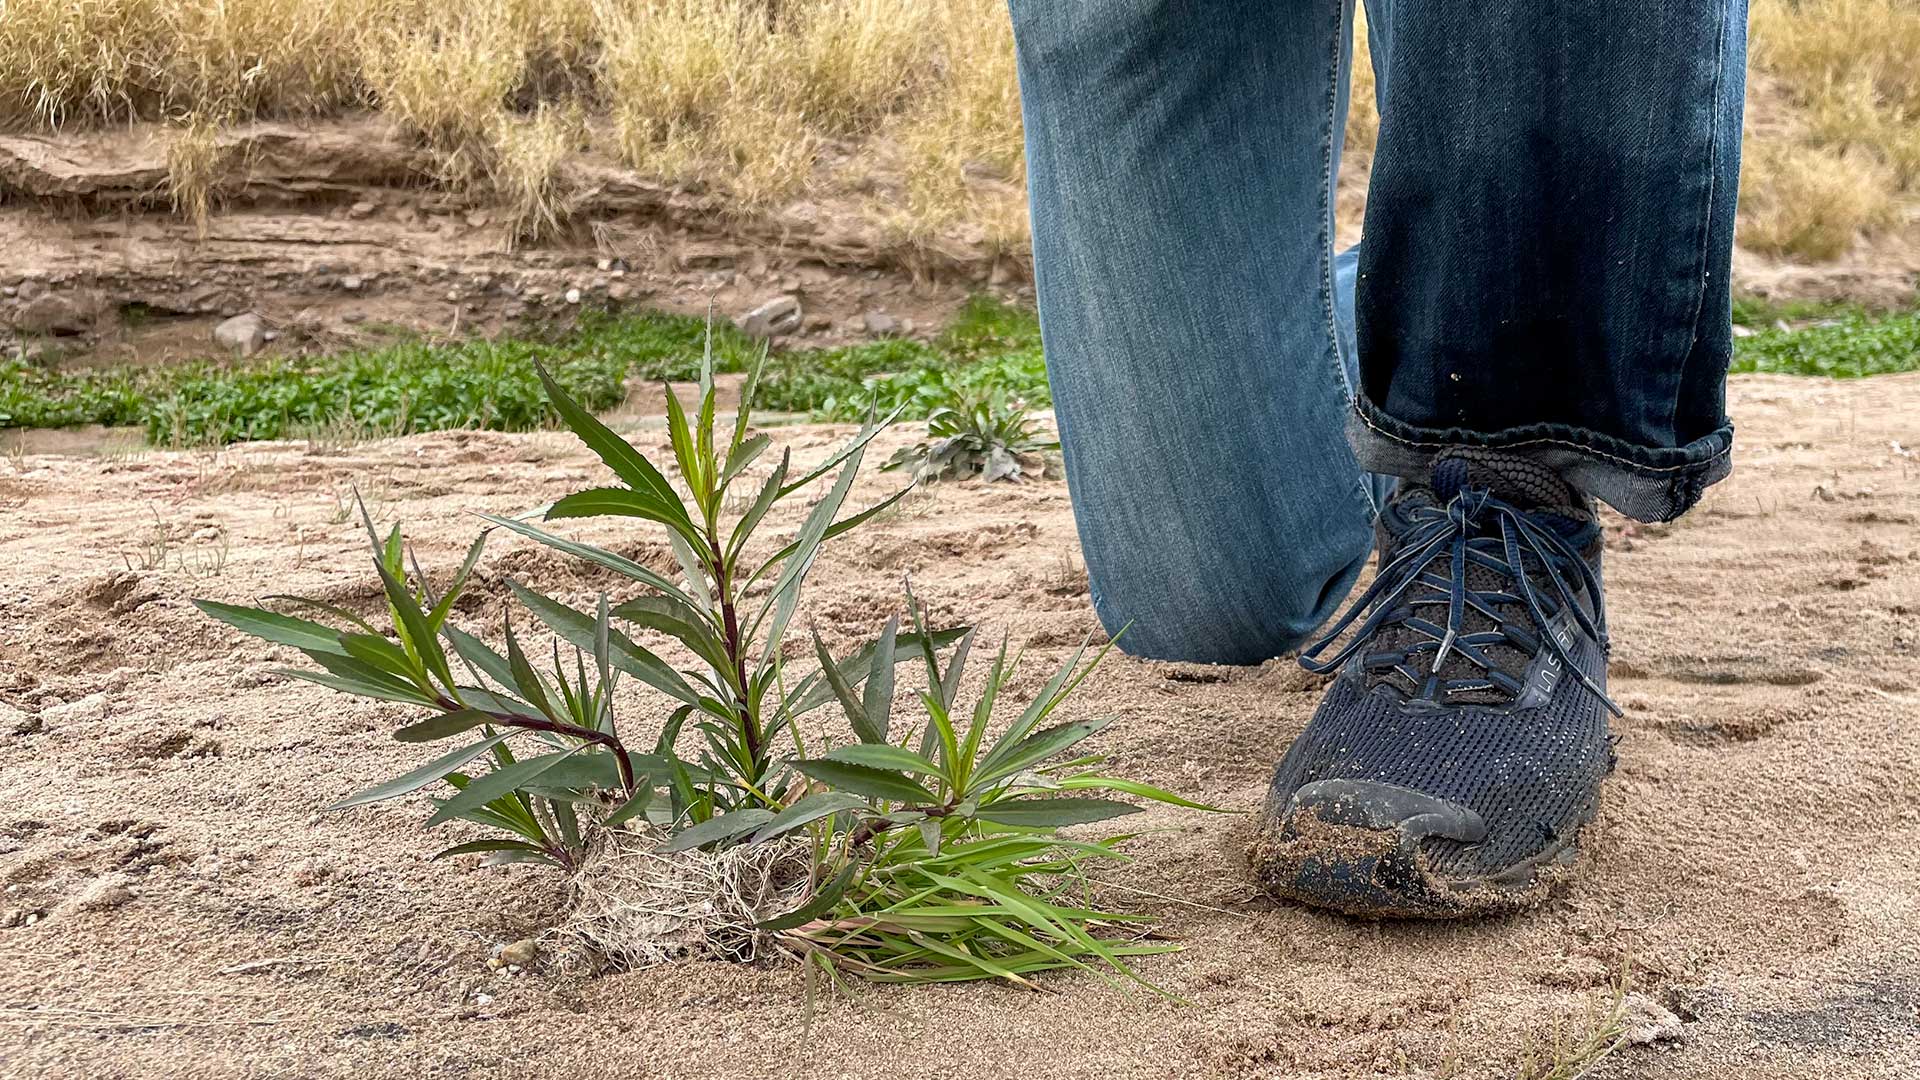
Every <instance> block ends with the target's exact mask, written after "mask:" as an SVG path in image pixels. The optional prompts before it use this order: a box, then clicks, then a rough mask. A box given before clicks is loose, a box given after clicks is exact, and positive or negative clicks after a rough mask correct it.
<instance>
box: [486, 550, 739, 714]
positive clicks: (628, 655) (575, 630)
mask: <svg viewBox="0 0 1920 1080" xmlns="http://www.w3.org/2000/svg"><path fill="white" fill-rule="evenodd" d="M507 584H508V586H509V587H511V588H512V589H513V594H514V595H515V596H517V597H519V599H520V602H521V603H522V604H525V605H526V606H527V609H528V610H529V611H532V612H533V613H534V614H535V615H537V616H539V618H540V621H541V622H544V623H546V624H547V625H548V626H549V627H551V628H552V629H553V632H554V633H556V634H558V635H560V638H561V640H563V641H566V642H568V643H569V644H571V645H573V646H574V647H575V648H577V649H583V650H589V651H590V650H592V648H593V641H594V638H595V637H596V636H597V635H598V634H599V625H598V623H597V621H596V620H595V619H594V618H593V617H591V616H589V615H586V614H583V613H581V612H578V611H575V610H574V609H572V608H570V607H568V606H566V605H565V604H562V603H560V602H559V601H558V600H554V599H552V598H550V597H547V596H544V595H542V594H540V593H537V592H534V591H533V590H532V589H529V588H527V587H526V586H525V585H522V584H520V583H519V582H517V581H509V582H508V583H507ZM607 637H608V644H609V645H610V646H611V647H612V649H613V656H612V660H613V665H614V666H615V667H617V668H619V669H620V670H621V671H624V672H626V673H627V674H629V675H631V676H633V677H634V678H636V679H639V680H640V681H641V682H643V683H646V684H647V685H648V686H651V687H653V688H654V689H655V690H658V691H660V692H661V693H664V694H668V695H671V696H672V697H675V698H678V699H679V700H681V701H684V702H686V703H687V704H689V705H699V704H700V703H701V701H700V694H699V693H698V692H696V691H695V690H694V689H693V687H691V686H688V685H687V681H686V680H685V679H683V678H681V677H680V674H679V672H676V671H674V670H673V668H671V667H669V666H668V665H667V662H666V661H664V660H662V659H660V658H659V657H658V656H655V655H654V654H653V653H651V652H649V651H647V650H646V649H643V648H641V647H640V646H639V645H636V644H634V643H633V639H631V638H629V637H627V635H625V634H623V633H621V632H620V631H618V630H612V631H609V633H608V635H607Z"/></svg>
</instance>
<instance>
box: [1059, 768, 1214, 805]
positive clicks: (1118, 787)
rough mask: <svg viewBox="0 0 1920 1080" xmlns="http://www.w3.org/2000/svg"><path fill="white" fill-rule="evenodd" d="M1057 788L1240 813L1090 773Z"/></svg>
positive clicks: (1155, 788)
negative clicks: (1116, 793) (1121, 794)
mask: <svg viewBox="0 0 1920 1080" xmlns="http://www.w3.org/2000/svg"><path fill="white" fill-rule="evenodd" d="M1058 786H1059V787H1060V788H1061V790H1063V791H1080V790H1092V791H1118V792H1122V793H1124V794H1127V795H1138V796H1139V797H1141V798H1143V799H1152V800H1153V801H1154V802H1162V803H1167V804H1169V805H1171V806H1184V807H1186V808H1188V809H1189V810H1207V811H1211V812H1213V813H1216V814H1234V813H1240V812H1241V811H1237V810H1227V809H1223V808H1221V807H1218V806H1209V805H1207V804H1206V803H1201V802H1194V801H1193V800H1192V799H1185V798H1182V797H1180V796H1178V795H1175V794H1174V793H1173V792H1171V791H1168V790H1166V789H1165V788H1157V787H1154V786H1153V785H1152V784H1143V783H1141V782H1139V781H1138V780H1123V779H1121V778H1119V777H1115V776H1096V775H1093V774H1091V773H1089V774H1086V775H1083V776H1069V777H1067V778H1066V779H1064V780H1061V781H1060V783H1059V785H1058Z"/></svg>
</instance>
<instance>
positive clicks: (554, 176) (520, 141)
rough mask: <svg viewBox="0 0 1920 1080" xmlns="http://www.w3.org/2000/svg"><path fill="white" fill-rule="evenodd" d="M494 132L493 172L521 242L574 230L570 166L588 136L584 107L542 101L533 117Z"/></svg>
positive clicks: (505, 123)
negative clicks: (567, 178)
mask: <svg viewBox="0 0 1920 1080" xmlns="http://www.w3.org/2000/svg"><path fill="white" fill-rule="evenodd" d="M500 125H501V126H500V128H499V129H498V130H496V131H495V132H494V133H493V147H494V151H495V152H494V159H493V169H492V173H491V177H492V182H493V186H494V189H495V190H496V191H497V192H498V193H499V196H500V201H501V202H502V204H504V206H505V208H506V211H507V213H508V215H509V217H510V220H511V222H512V230H513V238H514V239H515V240H516V241H520V240H530V241H535V242H538V241H541V240H549V239H553V238H554V237H557V236H560V235H562V234H564V233H565V232H567V231H568V223H569V221H570V220H571V218H572V217H573V210H572V206H571V201H572V197H573V195H574V192H573V191H572V190H570V189H569V187H568V185H567V183H566V181H565V175H566V174H565V165H566V162H567V160H568V159H569V158H571V157H572V156H573V155H574V154H575V153H577V152H578V151H579V149H580V146H581V144H582V143H583V142H584V141H585V138H586V124H585V121H584V120H583V118H582V117H581V114H580V112H579V110H578V109H565V108H561V107H558V106H553V105H542V106H540V108H539V110H538V111H536V112H535V113H534V114H533V115H532V116H529V117H526V118H524V119H522V118H518V117H514V118H506V119H502V120H501V121H500Z"/></svg>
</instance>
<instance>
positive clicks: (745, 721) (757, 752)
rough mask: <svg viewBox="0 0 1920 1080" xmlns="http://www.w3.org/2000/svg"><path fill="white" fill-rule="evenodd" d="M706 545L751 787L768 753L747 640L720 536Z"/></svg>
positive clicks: (710, 537) (757, 777)
mask: <svg viewBox="0 0 1920 1080" xmlns="http://www.w3.org/2000/svg"><path fill="white" fill-rule="evenodd" d="M707 544H708V545H709V551H710V555H709V557H708V564H707V570H708V572H709V573H711V574H712V575H713V583H714V591H715V592H716V593H718V594H719V596H720V621H721V622H722V623H723V624H724V630H725V633H726V642H725V645H726V650H727V657H728V658H729V659H731V660H732V661H733V675H734V681H735V683H736V684H737V685H738V687H739V689H740V741H741V746H742V748H743V749H745V750H746V752H747V760H746V762H745V763H744V764H746V766H747V776H746V780H747V784H748V786H749V787H751V786H754V785H757V784H759V782H760V774H761V773H762V772H764V771H765V770H764V768H763V767H762V766H763V765H764V762H763V761H762V758H763V757H764V756H765V754H766V739H765V737H764V733H763V732H761V730H760V720H759V718H758V717H756V716H754V715H753V705H752V704H751V702H750V701H749V699H750V698H751V697H752V694H753V687H752V684H751V683H750V682H749V681H748V680H747V648H746V645H747V643H746V642H745V641H743V640H741V636H740V614H739V611H738V609H737V608H736V607H735V605H734V602H733V580H732V577H733V576H732V575H731V574H729V573H728V572H727V557H726V554H725V553H724V552H722V551H721V549H720V541H719V539H718V538H717V537H712V536H709V537H708V538H707Z"/></svg>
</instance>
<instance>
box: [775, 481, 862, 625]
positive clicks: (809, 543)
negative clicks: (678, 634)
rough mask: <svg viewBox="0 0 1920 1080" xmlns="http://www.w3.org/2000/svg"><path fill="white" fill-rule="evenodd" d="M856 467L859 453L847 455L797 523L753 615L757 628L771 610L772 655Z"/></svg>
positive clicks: (843, 499) (843, 498)
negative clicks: (830, 482)
mask: <svg viewBox="0 0 1920 1080" xmlns="http://www.w3.org/2000/svg"><path fill="white" fill-rule="evenodd" d="M859 470H860V455H859V454H858V453H855V454H854V455H853V456H852V457H851V458H849V459H848V461H847V466H846V468H845V469H844V470H842V471H841V473H840V478H839V479H838V480H836V481H834V484H833V489H832V490H831V491H829V492H827V495H826V497H825V498H823V499H821V500H820V502H819V503H818V504H817V505H816V506H814V508H813V512H812V513H810V514H808V515H807V520H806V522H805V523H804V524H802V525H801V526H800V536H799V539H797V540H795V541H794V543H793V545H792V546H791V549H790V550H791V551H792V555H791V556H789V557H788V558H787V560H786V562H785V563H784V564H783V565H782V566H781V567H780V576H779V577H778V578H777V579H775V580H774V583H773V591H772V592H771V594H769V595H768V597H767V600H766V603H765V604H763V605H761V608H760V612H759V614H758V615H756V616H755V617H754V629H755V630H758V628H759V626H760V624H761V623H762V622H764V621H765V620H766V618H767V615H768V613H769V612H772V613H773V624H772V625H771V626H770V627H768V629H767V633H766V644H765V650H766V653H767V654H768V655H772V653H773V651H774V650H775V649H777V648H778V647H779V645H780V638H781V636H782V635H783V634H784V633H785V631H786V628H787V621H788V620H789V619H791V618H792V617H793V609H794V606H795V605H796V604H797V603H798V602H799V598H800V583H801V582H802V581H803V580H805V578H806V576H807V571H808V570H811V569H812V568H813V560H814V557H815V556H816V555H818V554H819V552H820V544H821V541H822V540H823V539H824V538H825V536H826V531H827V526H828V525H830V524H832V522H833V515H835V514H837V513H839V512H840V504H841V503H843V502H845V501H846V498H847V492H848V491H851V490H852V489H853V479H854V475H855V474H856V473H858V472H859ZM747 636H748V637H749V638H752V637H753V633H752V632H749V633H748V635H747Z"/></svg>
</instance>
